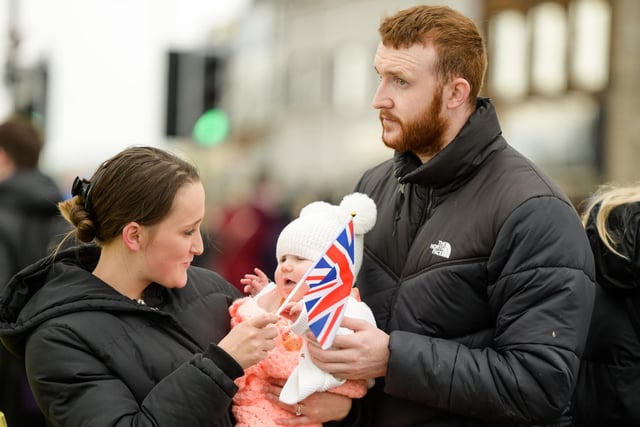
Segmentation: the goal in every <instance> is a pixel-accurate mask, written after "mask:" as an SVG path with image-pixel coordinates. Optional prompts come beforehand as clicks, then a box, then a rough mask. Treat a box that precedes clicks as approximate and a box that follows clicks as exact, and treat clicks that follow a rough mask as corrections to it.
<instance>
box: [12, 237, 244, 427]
mask: <svg viewBox="0 0 640 427" xmlns="http://www.w3.org/2000/svg"><path fill="white" fill-rule="evenodd" d="M98 251H99V250H98V249H97V248H96V247H93V246H83V247H81V248H79V249H70V250H67V251H65V252H63V253H60V255H59V257H58V259H57V260H56V262H55V263H54V264H52V263H51V261H50V260H48V259H45V260H43V261H41V262H39V263H37V264H34V265H32V266H30V267H28V268H27V269H25V270H23V271H22V272H20V273H19V274H18V275H16V276H14V278H13V279H12V280H11V282H10V283H9V286H8V287H7V288H6V289H4V290H3V292H2V293H1V294H0V338H1V339H2V341H3V343H4V344H5V345H6V346H7V347H8V348H9V349H10V350H11V351H12V352H14V353H17V354H20V355H22V354H25V355H26V356H25V357H26V366H27V373H28V377H29V382H30V384H31V386H32V388H33V391H34V394H35V396H36V399H37V401H38V404H39V406H40V408H41V409H42V410H43V412H44V413H45V414H46V417H47V419H48V422H49V424H50V425H51V426H65V427H75V426H78V427H79V426H91V427H101V426H171V427H176V426H181V427H188V426H192V427H203V426H231V425H233V420H232V416H231V412H230V408H231V401H232V397H233V395H234V394H235V392H236V390H237V388H236V386H235V384H234V382H233V380H234V379H235V378H237V377H239V376H241V375H242V374H243V371H242V368H241V367H240V366H239V365H238V364H237V363H236V362H235V360H233V359H232V358H231V357H230V356H229V355H228V354H227V353H225V352H224V351H223V350H222V349H220V348H219V347H217V346H216V343H217V342H218V341H219V340H220V339H221V338H222V337H223V336H224V335H226V334H227V333H228V331H229V320H230V319H229V313H228V306H229V305H230V303H231V302H232V300H233V299H235V298H236V297H238V296H240V295H239V292H238V291H237V290H236V289H235V288H234V287H233V286H232V285H231V284H229V283H227V282H226V281H225V280H224V279H222V278H221V277H220V276H219V275H217V274H216V273H213V272H211V271H208V270H204V269H200V268H198V267H190V268H189V270H188V281H187V285H186V287H184V288H182V289H166V288H163V287H161V286H159V285H157V284H152V285H150V286H149V287H148V288H147V290H146V291H145V295H144V297H145V300H146V302H147V304H148V305H146V306H145V305H140V304H138V303H136V302H135V301H133V300H130V299H128V298H127V297H125V296H123V295H121V294H119V293H118V292H116V291H115V290H114V289H113V288H111V287H110V286H108V285H106V284H105V283H104V282H102V281H100V280H99V279H98V278H96V277H95V276H93V275H92V274H91V273H90V271H92V270H93V267H94V266H95V263H96V262H97V258H98V254H99V252H98Z"/></svg>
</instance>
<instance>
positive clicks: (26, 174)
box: [0, 169, 62, 216]
mask: <svg viewBox="0 0 640 427" xmlns="http://www.w3.org/2000/svg"><path fill="white" fill-rule="evenodd" d="M61 200H62V196H61V194H60V190H59V189H58V186H57V185H56V183H55V182H54V181H53V180H52V179H51V178H50V177H48V176H47V175H44V174H43V173H41V172H40V171H38V170H37V169H31V170H26V169H25V170H19V171H18V172H16V173H15V174H14V175H12V176H11V177H9V178H7V179H6V180H4V181H2V182H0V206H2V207H3V208H5V209H10V210H15V211H19V212H21V213H25V212H28V213H31V214H33V215H42V216H54V215H57V213H58V206H57V203H58V202H59V201H61Z"/></svg>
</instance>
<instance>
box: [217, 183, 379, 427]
mask: <svg viewBox="0 0 640 427" xmlns="http://www.w3.org/2000/svg"><path fill="white" fill-rule="evenodd" d="M349 216H353V225H354V234H355V239H354V252H355V262H354V277H355V276H356V275H357V272H358V270H359V268H360V265H361V264H362V256H363V238H364V234H365V233H366V232H367V231H369V230H370V229H371V228H373V225H374V224H375V221H376V206H375V203H374V202H373V200H371V199H370V198H369V197H368V196H366V195H364V194H362V193H352V194H349V195H347V196H345V197H344V198H343V199H342V202H341V203H340V205H338V206H336V205H331V204H329V203H326V202H313V203H311V204H309V205H307V206H305V207H304V208H303V209H302V210H301V211H300V216H299V217H298V218H296V219H295V220H293V221H292V222H291V223H289V224H288V225H287V226H286V227H285V228H284V229H283V230H282V232H281V233H280V236H279V237H278V242H277V244H276V256H277V259H278V266H277V267H276V270H275V274H274V276H275V277H274V279H275V283H269V280H268V278H267V276H266V275H265V274H264V273H263V272H262V271H260V270H259V269H256V270H255V273H256V274H246V275H245V277H244V279H242V280H241V283H242V284H243V285H245V291H247V293H250V294H252V295H254V294H255V295H254V296H253V297H246V298H241V299H239V300H237V301H235V302H234V303H233V305H232V306H231V307H230V309H229V310H230V313H231V326H232V327H233V326H235V325H237V324H238V323H240V322H242V321H244V320H246V319H248V318H250V317H252V316H254V315H255V314H257V313H259V312H262V311H264V310H266V311H271V312H275V311H276V310H277V309H278V308H279V307H280V306H281V305H282V303H283V302H284V301H285V299H286V298H287V297H288V296H289V294H290V293H291V292H292V291H293V290H294V288H295V287H296V284H297V283H298V282H299V281H300V280H301V279H302V278H303V277H304V276H305V274H306V273H307V271H308V270H309V269H310V268H311V267H312V266H313V263H314V262H316V261H317V260H318V259H319V258H320V257H321V256H322V254H323V253H324V251H325V250H326V249H327V248H328V246H329V245H330V244H331V243H332V242H333V240H334V239H335V238H336V237H337V235H338V233H339V232H340V230H341V228H342V227H344V225H345V224H346V222H347V220H348V218H349ZM306 289H307V287H306V286H304V285H303V286H300V290H299V291H296V294H295V295H293V296H291V298H289V301H291V302H292V303H290V304H287V306H286V307H285V308H284V309H283V310H282V313H281V316H280V320H279V321H278V323H277V326H278V329H279V331H280V335H279V336H278V338H277V339H276V347H275V348H274V349H273V350H272V351H271V352H270V353H269V355H268V356H267V358H266V359H264V360H263V361H262V362H260V363H258V364H256V365H254V366H252V367H250V368H248V369H245V374H244V376H242V377H240V378H238V379H237V380H236V384H237V385H238V387H239V390H238V392H237V393H236V395H235V396H234V399H233V407H232V410H233V414H234V416H235V418H236V422H237V424H236V426H238V427H259V426H274V427H275V426H277V425H278V424H276V423H275V421H274V420H276V419H279V418H289V417H290V416H291V413H290V412H288V411H286V410H284V409H282V408H281V407H279V406H278V405H274V404H273V403H271V402H269V401H268V400H267V399H266V397H265V394H264V391H263V390H264V388H265V387H266V386H267V385H268V384H269V378H280V379H287V381H286V383H285V385H284V387H283V389H282V392H281V394H280V400H281V401H282V402H284V403H287V404H295V403H297V402H300V401H302V400H303V399H305V398H306V397H308V396H309V395H311V394H313V393H314V392H318V391H327V390H328V391H330V392H332V393H339V394H343V395H345V396H348V397H351V398H359V397H362V396H364V394H365V393H366V391H367V388H368V387H369V386H370V383H368V382H366V381H364V380H359V381H355V380H347V381H345V380H342V379H338V378H335V377H333V376H332V375H330V374H328V373H326V372H324V371H322V370H320V369H319V368H318V367H317V366H315V365H314V364H313V362H312V360H311V357H310V356H309V354H308V352H307V347H306V340H305V339H303V338H302V335H303V334H304V333H305V332H306V331H307V330H308V329H307V328H308V325H307V323H306V311H305V310H304V308H303V306H302V304H300V303H299V301H300V300H301V299H302V297H303V294H304V291H305V290H306ZM344 316H346V317H353V318H358V319H363V320H366V321H368V322H370V323H371V324H374V325H375V320H374V317H373V314H372V312H371V310H370V309H369V307H368V306H367V305H366V304H364V303H363V302H361V301H360V298H359V294H358V293H357V289H355V288H354V289H353V290H352V293H351V296H350V297H349V299H348V302H347V304H346V306H345V314H344ZM292 331H293V332H292ZM294 332H295V333H294ZM350 332H351V331H349V330H348V329H345V328H340V329H339V330H338V332H337V333H338V334H344V333H350ZM314 426H317V427H320V424H315V425H314Z"/></svg>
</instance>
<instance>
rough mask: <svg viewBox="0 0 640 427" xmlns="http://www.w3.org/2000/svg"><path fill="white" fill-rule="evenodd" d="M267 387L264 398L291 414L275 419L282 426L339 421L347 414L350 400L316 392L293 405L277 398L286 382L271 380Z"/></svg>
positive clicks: (345, 397) (349, 408)
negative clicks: (287, 416)
mask: <svg viewBox="0 0 640 427" xmlns="http://www.w3.org/2000/svg"><path fill="white" fill-rule="evenodd" d="M270 381H271V384H270V385H269V386H267V389H266V390H265V391H266V396H267V399H268V400H269V401H271V402H272V403H273V404H275V405H278V406H280V407H281V408H283V409H284V410H285V411H289V412H291V417H289V418H280V419H276V420H275V422H276V423H278V424H280V425H283V426H299V425H307V424H313V423H326V422H328V421H339V420H342V419H344V418H346V416H347V415H348V414H349V411H350V410H351V398H350V397H347V396H343V395H341V394H336V393H331V392H328V391H325V392H317V393H314V394H312V395H311V396H309V397H307V398H306V399H304V400H303V401H301V402H298V403H296V404H294V405H288V404H286V403H283V402H281V401H280V399H279V396H280V392H281V391H282V387H283V386H284V383H285V381H286V380H279V379H276V378H272V379H271V380H270Z"/></svg>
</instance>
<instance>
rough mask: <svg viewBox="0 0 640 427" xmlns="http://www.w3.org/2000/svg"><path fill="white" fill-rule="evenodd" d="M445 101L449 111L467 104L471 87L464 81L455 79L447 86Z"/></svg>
mask: <svg viewBox="0 0 640 427" xmlns="http://www.w3.org/2000/svg"><path fill="white" fill-rule="evenodd" d="M447 89H448V91H447V93H446V96H447V98H446V101H447V107H448V108H450V109H456V108H458V107H460V106H461V105H463V104H464V103H466V102H467V99H469V93H470V92H471V86H470V85H469V82H468V81H467V80H466V79H463V78H462V77H457V78H455V79H453V80H451V82H449V83H448V84H447Z"/></svg>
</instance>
